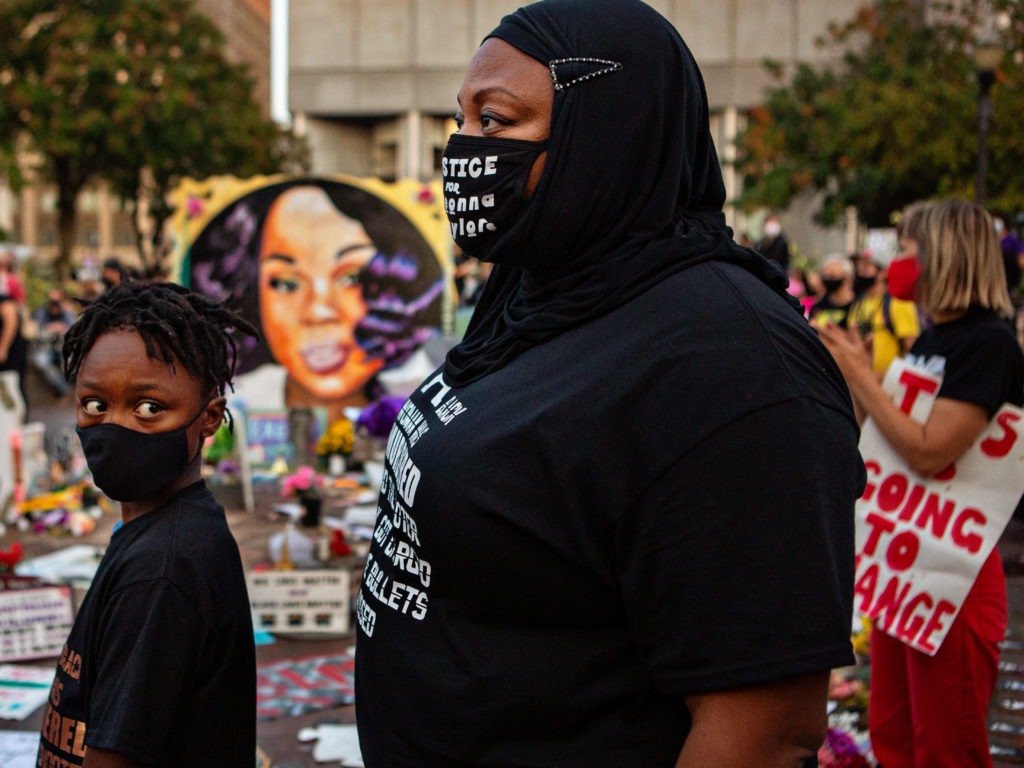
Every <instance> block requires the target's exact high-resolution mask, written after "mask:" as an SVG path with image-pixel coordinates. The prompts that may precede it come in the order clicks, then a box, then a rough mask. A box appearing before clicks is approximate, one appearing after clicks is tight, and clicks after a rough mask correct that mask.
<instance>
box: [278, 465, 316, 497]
mask: <svg viewBox="0 0 1024 768" xmlns="http://www.w3.org/2000/svg"><path fill="white" fill-rule="evenodd" d="M323 482H324V481H323V478H321V477H320V476H319V475H318V474H317V473H316V470H315V469H313V468H312V467H299V468H298V469H297V470H296V471H295V472H294V473H293V474H291V475H285V476H284V477H283V478H281V495H282V496H284V497H288V496H294V497H295V498H297V499H298V500H299V501H306V500H308V499H316V498H319V496H320V488H322V487H323Z"/></svg>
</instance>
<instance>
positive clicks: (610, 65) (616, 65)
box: [548, 56, 622, 91]
mask: <svg viewBox="0 0 1024 768" xmlns="http://www.w3.org/2000/svg"><path fill="white" fill-rule="evenodd" d="M574 63H583V64H604V65H606V66H605V67H603V68H602V69H595V70H594V71H593V72H589V73H587V74H586V75H580V76H579V77H577V78H575V79H574V80H570V81H569V82H568V83H560V82H558V70H557V69H556V67H558V65H559V64H574ZM548 69H550V70H551V81H552V82H553V83H554V84H555V90H556V91H562V90H565V89H566V88H568V87H569V86H572V85H576V83H582V82H583V81H584V80H590V79H591V78H594V77H597V76H598V75H606V74H608V73H609V72H615V71H616V70H619V69H622V63H621V62H618V61H609V60H608V59H594V58H590V57H589V56H576V57H573V58H571V59H552V60H551V61H549V62H548Z"/></svg>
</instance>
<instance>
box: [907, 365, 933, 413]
mask: <svg viewBox="0 0 1024 768" xmlns="http://www.w3.org/2000/svg"><path fill="white" fill-rule="evenodd" d="M900 384H902V385H903V386H905V387H906V388H907V391H906V393H905V394H904V395H903V402H901V403H900V404H899V405H900V410H901V411H903V412H904V413H910V412H911V411H912V410H913V409H914V402H915V401H916V400H917V396H918V395H920V394H921V393H922V392H927V393H928V394H929V395H933V394H935V392H936V391H937V390H938V388H939V382H937V381H935V380H933V379H926V378H924V377H923V376H919V375H918V374H916V373H914V372H913V371H904V372H903V373H901V374H900Z"/></svg>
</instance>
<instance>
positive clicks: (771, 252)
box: [756, 216, 789, 269]
mask: <svg viewBox="0 0 1024 768" xmlns="http://www.w3.org/2000/svg"><path fill="white" fill-rule="evenodd" d="M762 232H763V234H764V237H762V238H761V239H760V240H759V241H758V242H757V246H756V249H757V250H758V251H759V252H760V253H761V255H763V256H766V257H768V258H769V259H771V260H772V261H775V262H778V264H779V266H781V267H782V268H783V269H789V241H788V240H787V239H786V235H785V234H783V232H782V224H781V222H780V221H779V217H778V216H768V217H767V218H766V219H765V220H764V227H763V229H762Z"/></svg>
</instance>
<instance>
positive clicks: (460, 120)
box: [452, 112, 466, 131]
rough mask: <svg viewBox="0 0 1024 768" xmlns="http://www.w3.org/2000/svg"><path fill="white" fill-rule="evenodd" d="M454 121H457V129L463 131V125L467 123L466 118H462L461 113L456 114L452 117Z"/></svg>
mask: <svg viewBox="0 0 1024 768" xmlns="http://www.w3.org/2000/svg"><path fill="white" fill-rule="evenodd" d="M452 120H454V121H455V125H456V127H457V128H458V129H459V130H460V131H461V130H462V124H463V123H464V122H466V118H464V117H463V116H462V113H461V112H456V113H455V114H454V115H452Z"/></svg>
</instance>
